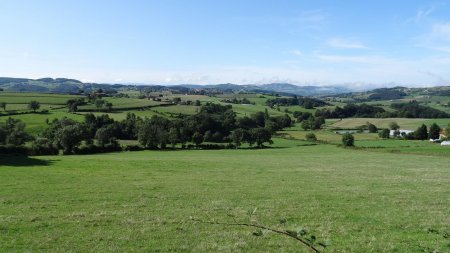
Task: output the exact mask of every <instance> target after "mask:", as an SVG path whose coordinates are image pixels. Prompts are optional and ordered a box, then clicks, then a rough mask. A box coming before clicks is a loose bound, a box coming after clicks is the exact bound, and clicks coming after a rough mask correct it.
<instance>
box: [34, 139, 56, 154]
mask: <svg viewBox="0 0 450 253" xmlns="http://www.w3.org/2000/svg"><path fill="white" fill-rule="evenodd" d="M58 153H59V150H58V148H57V147H55V146H54V145H53V144H52V143H51V142H50V141H49V140H48V139H45V138H38V139H36V140H35V141H33V143H32V144H31V149H30V151H29V154H30V155H57V154H58Z"/></svg>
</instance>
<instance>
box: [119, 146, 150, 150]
mask: <svg viewBox="0 0 450 253" xmlns="http://www.w3.org/2000/svg"><path fill="white" fill-rule="evenodd" d="M123 150H125V151H142V150H145V149H144V148H143V147H142V146H139V145H127V146H125V148H124V149H123Z"/></svg>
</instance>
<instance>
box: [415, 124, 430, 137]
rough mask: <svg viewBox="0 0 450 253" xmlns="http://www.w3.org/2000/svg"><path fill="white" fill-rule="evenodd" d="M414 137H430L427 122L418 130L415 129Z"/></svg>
mask: <svg viewBox="0 0 450 253" xmlns="http://www.w3.org/2000/svg"><path fill="white" fill-rule="evenodd" d="M414 137H415V138H416V140H426V139H428V129H427V126H426V125H425V124H422V125H421V126H420V127H419V128H417V130H416V131H414Z"/></svg>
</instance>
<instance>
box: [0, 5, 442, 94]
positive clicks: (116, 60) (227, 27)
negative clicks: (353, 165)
mask: <svg viewBox="0 0 450 253" xmlns="http://www.w3.org/2000/svg"><path fill="white" fill-rule="evenodd" d="M0 76H8V77H27V78H42V77H54V78H56V77H66V78H75V79H79V80H81V81H84V82H102V83H146V84H216V83H236V84H262V83H273V82H288V83H293V84H297V85H348V86H393V85H405V86H411V87H412V86H435V85H450V1H435V2H434V1H418V0H396V1H384V0H378V1H360V0H357V1H352V0H346V1H334V0H330V1H321V0H315V1H306V0H305V1H302V0H290V1H288V0H277V1H275V0H272V1H267V0H246V1H243V0H209V1H206V0H205V1H201V0H189V1H185V0H161V1H153V0H147V1H144V0H142V1H138V0H123V1H119V0H95V1H92V0H89V1H87V0H77V1H68V0H59V1H56V0H52V1H50V0H35V1H27V0H0Z"/></svg>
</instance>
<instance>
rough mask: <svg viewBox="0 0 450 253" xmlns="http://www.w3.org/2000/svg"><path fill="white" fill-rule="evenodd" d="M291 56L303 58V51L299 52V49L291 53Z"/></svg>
mask: <svg viewBox="0 0 450 253" xmlns="http://www.w3.org/2000/svg"><path fill="white" fill-rule="evenodd" d="M291 54H293V55H295V56H303V53H302V51H300V50H298V49H294V50H292V51H291Z"/></svg>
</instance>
